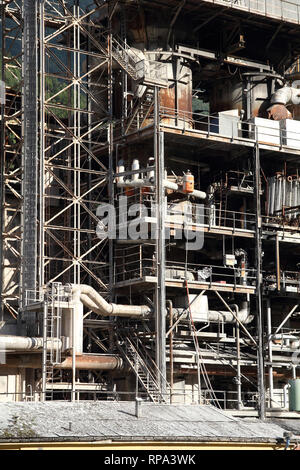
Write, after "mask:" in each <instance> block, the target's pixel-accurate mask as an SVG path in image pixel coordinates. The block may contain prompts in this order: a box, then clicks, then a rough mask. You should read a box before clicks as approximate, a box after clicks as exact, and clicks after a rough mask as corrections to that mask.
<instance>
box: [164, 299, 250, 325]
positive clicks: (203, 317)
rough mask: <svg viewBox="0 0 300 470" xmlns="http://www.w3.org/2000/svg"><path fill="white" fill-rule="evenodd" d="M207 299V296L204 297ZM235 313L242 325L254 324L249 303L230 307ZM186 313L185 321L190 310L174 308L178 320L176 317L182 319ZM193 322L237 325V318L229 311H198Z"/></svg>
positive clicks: (194, 314)
mask: <svg viewBox="0 0 300 470" xmlns="http://www.w3.org/2000/svg"><path fill="white" fill-rule="evenodd" d="M202 297H205V296H202ZM230 308H231V309H232V310H233V311H234V314H235V316H236V317H237V318H238V319H239V321H240V322H241V323H243V324H244V325H247V324H249V323H251V322H252V320H253V315H251V314H250V306H249V302H242V304H241V306H240V307H238V306H237V305H232V306H231V307H230ZM184 311H186V314H185V315H183V316H182V318H183V319H188V318H189V310H188V309H187V308H185V309H183V308H173V314H174V317H175V320H176V317H177V318H178V317H180V316H181V315H182V314H183V313H184ZM192 316H193V320H194V322H195V323H200V322H201V323H203V322H212V323H219V322H223V323H236V319H235V316H234V315H233V314H232V313H231V312H230V311H229V310H208V311H206V310H205V309H204V311H201V310H199V311H196V312H194V313H192Z"/></svg>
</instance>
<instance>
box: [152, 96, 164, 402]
mask: <svg viewBox="0 0 300 470" xmlns="http://www.w3.org/2000/svg"><path fill="white" fill-rule="evenodd" d="M154 97H155V106H154V115H155V119H154V158H155V180H156V181H155V183H156V201H155V202H156V221H157V222H156V273H157V274H156V275H157V285H156V295H155V307H156V308H155V318H156V361H157V367H158V369H159V370H160V374H158V383H159V384H160V387H161V392H162V394H164V393H165V385H166V319H165V308H166V291H165V268H166V258H165V255H166V254H165V204H166V203H165V191H164V185H163V181H164V167H165V165H164V133H163V132H160V116H159V89H158V87H155V91H154Z"/></svg>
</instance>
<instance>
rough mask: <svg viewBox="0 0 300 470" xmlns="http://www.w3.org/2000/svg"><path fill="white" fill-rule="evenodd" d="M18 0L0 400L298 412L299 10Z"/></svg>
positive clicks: (262, 2)
mask: <svg viewBox="0 0 300 470" xmlns="http://www.w3.org/2000/svg"><path fill="white" fill-rule="evenodd" d="M0 8H1V32H2V36H1V69H2V74H1V81H0V104H1V121H0V122H1V145H0V151H1V170H0V178H1V179H0V186H1V214H0V223H1V233H2V238H1V244H0V258H1V271H0V272H1V277H0V296H1V310H0V402H3V403H1V407H2V406H4V404H6V405H7V406H9V407H10V409H12V408H11V407H12V406H13V404H14V403H15V402H35V403H33V404H32V406H35V407H37V408H36V409H37V410H40V409H41V408H39V406H40V405H41V403H40V402H48V401H51V402H53V406H55V404H54V402H56V401H59V402H60V403H61V402H62V401H65V402H70V401H73V402H75V401H76V405H77V406H79V405H80V406H81V404H82V403H83V402H84V401H85V402H88V401H89V402H91V401H95V402H97V403H98V402H101V406H102V407H103V402H110V403H107V406H110V407H111V408H112V409H115V408H113V407H114V406H115V407H116V406H124V409H126V406H132V407H134V406H135V403H126V404H125V403H123V402H136V403H137V406H138V403H139V400H142V406H148V407H149V408H148V409H149V410H150V409H151V410H152V409H155V408H151V407H155V406H158V407H161V406H162V405H165V406H166V409H168V410H170V409H171V408H170V407H172V406H174V409H175V408H176V409H177V410H179V409H180V410H181V412H182V407H183V406H184V405H186V406H187V408H188V409H189V410H191V406H190V405H194V406H195V410H196V409H200V408H201V407H207V410H210V413H211V414H212V416H215V415H213V413H216V412H217V411H216V409H218V413H220V416H221V415H222V416H223V418H224V420H225V421H226V419H225V417H224V416H225V415H226V413H227V415H228V416H233V417H239V418H242V417H245V416H247V417H248V419H249V417H255V418H260V419H261V420H265V419H269V418H274V419H275V418H276V419H280V418H282V419H283V418H284V419H287V418H293V421H294V420H295V419H296V418H297V417H298V416H299V415H298V414H297V413H298V412H299V411H300V367H299V361H300V1H298V0H39V1H38V0H4V1H2V2H1V5H0ZM136 400H137V401H136ZM7 402H10V403H9V405H8V404H7ZM37 402H38V403H37ZM111 402H118V403H119V404H120V405H117V403H114V405H112V403H111ZM121 402H122V403H123V405H121ZM86 404H87V405H88V403H86ZM44 405H45V406H46V405H47V403H44ZM74 405H75V404H74ZM14 406H16V407H19V408H18V409H20V410H21V409H23V408H22V406H25V404H24V403H23V404H21V403H15V405H14ZM60 406H61V404H60ZM90 406H91V404H90ZM95 406H96V405H95ZM99 406H100V405H99ZM199 407H200V408H199ZM104 408H105V407H104ZM104 408H103V409H104ZM166 409H165V410H166ZM201 409H202V408H201ZM24 410H25V408H24ZM178 412H179V411H178ZM194 412H195V413H196V411H194ZM202 412H203V413H204V411H202ZM207 412H208V411H207ZM162 413H167V411H162ZM170 413H171V412H170ZM174 413H175V411H174ZM182 413H183V412H182ZM199 413H200V411H199ZM192 414H193V412H192V411H191V420H192V416H193V415H192ZM199 416H200V415H199ZM223 418H222V419H223ZM203 420H204V419H203ZM214 420H215V421H217V419H216V418H214ZM228 420H229V418H228ZM225 421H224V422H225ZM174 423H175V424H174ZM174 423H173V426H174V429H175V428H176V422H175V421H174ZM299 424H300V423H299ZM224 426H225V425H224ZM274 426H275V424H274ZM276 426H279V425H278V423H277V424H276ZM276 426H275V427H273V433H272V436H270V439H275V437H274V436H275V434H276V429H275V428H276ZM295 426H296V427H297V425H296V424H295ZM295 429H296V428H295ZM99 432H100V431H99ZM101 432H102V431H101ZM174 432H175V431H174ZM197 432H198V431H197ZM203 432H204V431H203ZM245 432H246V431H245ZM175 434H176V433H175ZM227 434H230V432H229V431H228V433H227ZM296 434H300V426H299V432H297V433H296ZM162 435H163V434H161V436H162ZM245 435H246V434H245ZM257 435H258V436H261V435H260V434H259V433H258V434H257ZM264 435H266V432H265V434H264ZM184 436H185V437H187V436H186V435H185V434H184ZM195 436H196V434H195ZM197 436H198V437H197ZM197 436H196V437H197V438H199V439H200V437H201V438H202V437H203V435H201V436H200V435H198V434H197ZM199 436H200V437H199ZM224 436H225V435H224ZM224 436H223V437H224ZM225 437H226V436H225ZM225 437H224V439H225ZM254 437H255V436H253V438H254ZM281 437H282V435H281ZM272 442H273V441H272ZM274 442H275V441H274ZM274 445H275V444H274Z"/></svg>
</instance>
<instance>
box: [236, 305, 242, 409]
mask: <svg viewBox="0 0 300 470" xmlns="http://www.w3.org/2000/svg"><path fill="white" fill-rule="evenodd" d="M237 315H238V312H237ZM236 350H237V367H236V369H237V376H236V383H237V399H238V403H237V405H238V410H241V408H242V378H241V349H240V325H239V323H238V322H236Z"/></svg>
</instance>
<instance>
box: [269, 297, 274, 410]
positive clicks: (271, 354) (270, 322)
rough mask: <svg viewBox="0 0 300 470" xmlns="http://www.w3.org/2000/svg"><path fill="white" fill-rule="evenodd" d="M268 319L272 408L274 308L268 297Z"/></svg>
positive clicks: (271, 401)
mask: <svg viewBox="0 0 300 470" xmlns="http://www.w3.org/2000/svg"><path fill="white" fill-rule="evenodd" d="M267 320H268V353H269V363H270V365H269V395H270V408H272V403H273V389H274V380H273V367H272V362H273V352H272V339H271V336H272V310H271V300H270V299H269V298H268V299H267Z"/></svg>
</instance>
